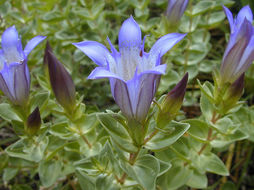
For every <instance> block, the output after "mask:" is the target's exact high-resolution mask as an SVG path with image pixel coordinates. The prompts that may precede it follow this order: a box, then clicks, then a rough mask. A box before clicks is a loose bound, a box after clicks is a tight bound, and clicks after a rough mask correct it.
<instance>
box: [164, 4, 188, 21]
mask: <svg viewBox="0 0 254 190" xmlns="http://www.w3.org/2000/svg"><path fill="white" fill-rule="evenodd" d="M188 3H189V0H168V7H167V11H166V17H167V20H168V21H169V23H171V24H172V25H175V24H177V23H178V22H179V20H180V19H181V17H182V16H183V13H184V11H185V10H186V8H187V6H188Z"/></svg>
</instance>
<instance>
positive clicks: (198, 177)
mask: <svg viewBox="0 0 254 190" xmlns="http://www.w3.org/2000/svg"><path fill="white" fill-rule="evenodd" d="M207 184H208V180H207V177H206V174H201V173H199V172H197V171H196V170H194V171H193V173H192V176H191V178H190V179H189V181H188V182H187V183H186V185H188V186H190V187H192V188H197V189H204V188H206V187H207Z"/></svg>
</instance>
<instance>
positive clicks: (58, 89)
mask: <svg viewBox="0 0 254 190" xmlns="http://www.w3.org/2000/svg"><path fill="white" fill-rule="evenodd" d="M44 61H46V63H45V64H47V65H48V71H49V77H50V83H51V87H52V89H53V91H54V94H55V97H56V99H57V101H58V102H59V104H61V106H62V107H63V108H64V109H65V110H66V111H68V112H72V111H73V110H74V108H75V86H74V83H73V81H72V78H71V76H70V74H69V73H68V72H67V70H66V69H65V68H64V66H63V65H62V64H61V63H60V61H58V60H57V58H56V57H55V56H54V54H53V53H52V51H51V47H50V45H49V44H47V47H46V51H45V56H44Z"/></svg>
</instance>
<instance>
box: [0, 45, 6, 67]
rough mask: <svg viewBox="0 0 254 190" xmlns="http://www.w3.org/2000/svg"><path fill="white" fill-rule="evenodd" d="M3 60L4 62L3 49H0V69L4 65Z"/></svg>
mask: <svg viewBox="0 0 254 190" xmlns="http://www.w3.org/2000/svg"><path fill="white" fill-rule="evenodd" d="M4 62H5V58H4V52H3V50H1V49H0V71H1V70H2V68H3V67H4Z"/></svg>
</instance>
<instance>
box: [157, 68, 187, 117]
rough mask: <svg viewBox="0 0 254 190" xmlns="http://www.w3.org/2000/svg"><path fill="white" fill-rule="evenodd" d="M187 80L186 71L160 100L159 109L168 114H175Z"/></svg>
mask: <svg viewBox="0 0 254 190" xmlns="http://www.w3.org/2000/svg"><path fill="white" fill-rule="evenodd" d="M187 82H188V73H186V74H185V75H184V77H183V78H182V80H181V81H180V82H179V83H178V84H177V85H176V86H175V87H174V88H173V89H172V90H171V91H170V92H169V93H168V94H167V95H166V97H165V99H164V101H163V102H162V106H161V111H162V112H163V113H166V114H168V115H175V114H177V113H178V111H179V110H180V108H181V106H182V103H183V98H184V95H185V91H186V86H187Z"/></svg>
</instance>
